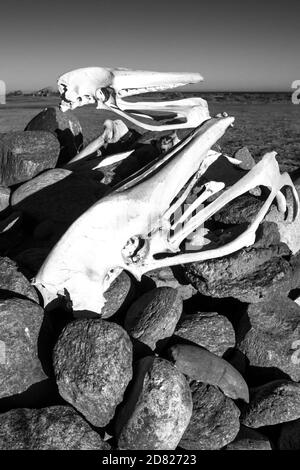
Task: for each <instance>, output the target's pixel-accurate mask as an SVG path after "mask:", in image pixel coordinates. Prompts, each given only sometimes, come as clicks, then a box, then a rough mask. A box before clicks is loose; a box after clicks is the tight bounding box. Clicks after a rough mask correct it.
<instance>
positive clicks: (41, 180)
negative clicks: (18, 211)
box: [11, 168, 72, 206]
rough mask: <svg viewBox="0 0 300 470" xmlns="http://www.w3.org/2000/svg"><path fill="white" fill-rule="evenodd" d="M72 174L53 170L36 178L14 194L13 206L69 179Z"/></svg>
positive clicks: (60, 169) (20, 187)
mask: <svg viewBox="0 0 300 470" xmlns="http://www.w3.org/2000/svg"><path fill="white" fill-rule="evenodd" d="M71 174H72V172H71V171H70V170H67V169H64V168H53V169H51V170H48V171H45V172H44V173H42V174H41V175H39V176H37V177H35V178H34V179H32V180H31V181H27V182H26V183H24V184H22V185H21V186H19V187H18V188H17V189H16V190H15V191H14V192H13V194H12V197H11V205H12V206H15V205H16V204H19V203H20V202H21V201H23V200H24V199H26V198H29V197H30V196H32V195H33V194H34V193H37V192H38V191H41V190H43V189H45V188H47V187H48V186H52V185H54V184H55V183H58V182H59V181H61V180H63V179H65V178H67V177H68V176H70V175H71Z"/></svg>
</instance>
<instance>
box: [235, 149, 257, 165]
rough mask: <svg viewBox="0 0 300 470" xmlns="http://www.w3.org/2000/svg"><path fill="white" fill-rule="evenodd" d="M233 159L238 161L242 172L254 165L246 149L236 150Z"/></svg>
mask: <svg viewBox="0 0 300 470" xmlns="http://www.w3.org/2000/svg"><path fill="white" fill-rule="evenodd" d="M234 158H236V159H237V160H240V162H241V163H240V164H239V168H242V169H243V170H251V168H253V167H254V165H255V164H256V162H255V160H254V158H253V157H252V155H251V153H250V151H249V149H248V147H241V148H240V149H238V150H237V151H236V152H235V154H234Z"/></svg>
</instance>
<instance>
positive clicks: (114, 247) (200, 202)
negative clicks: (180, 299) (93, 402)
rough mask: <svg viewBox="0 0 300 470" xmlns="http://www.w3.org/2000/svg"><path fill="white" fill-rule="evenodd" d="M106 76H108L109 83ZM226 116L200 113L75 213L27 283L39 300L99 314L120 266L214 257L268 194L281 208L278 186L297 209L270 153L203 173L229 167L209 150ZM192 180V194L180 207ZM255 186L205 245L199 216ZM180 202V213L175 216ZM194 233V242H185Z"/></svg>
mask: <svg viewBox="0 0 300 470" xmlns="http://www.w3.org/2000/svg"><path fill="white" fill-rule="evenodd" d="M112 77H113V75H112V74H109V75H108V78H109V80H110V82H109V83H111V80H112ZM117 83H119V82H118V81H117ZM140 83H141V82H140ZM127 86H129V85H127ZM80 93H81V91H80ZM68 99H69V98H68ZM233 122H234V118H233V117H228V116H226V117H216V118H211V119H207V120H206V121H205V122H204V123H202V124H201V125H199V126H198V127H197V128H196V129H194V130H193V131H191V132H190V134H188V135H187V136H186V137H185V138H184V139H183V140H181V141H180V142H178V143H177V144H176V145H175V146H174V147H172V148H171V149H170V150H169V151H167V152H166V153H164V154H163V155H161V156H160V157H159V158H157V159H156V160H155V161H153V162H152V163H151V164H149V165H148V166H147V167H145V168H143V169H142V170H141V171H140V172H137V173H136V174H134V175H133V176H132V177H130V178H129V179H128V180H125V182H123V183H122V184H121V185H120V186H119V187H116V188H115V189H114V190H113V191H112V192H111V193H110V194H108V195H107V196H105V197H104V198H103V199H101V200H99V201H98V202H97V203H96V204H94V205H93V206H92V207H91V208H90V209H88V210H87V211H86V212H85V213H84V214H83V215H82V216H81V217H79V218H78V219H77V220H76V221H75V222H74V223H73V224H72V225H71V227H70V228H69V229H68V230H67V232H66V233H65V234H64V235H63V237H62V238H61V239H60V240H59V242H58V243H57V244H56V246H55V247H54V248H53V250H52V251H51V252H50V254H49V255H48V257H47V259H46V260H45V262H44V264H43V265H42V267H41V268H40V270H39V272H38V274H37V276H36V278H35V280H34V281H33V284H34V285H35V286H36V287H37V288H38V290H39V291H40V293H41V294H42V296H43V298H44V303H45V306H47V305H48V304H49V303H51V301H53V300H54V299H56V298H57V297H58V296H60V295H62V296H66V297H67V298H68V299H69V301H71V303H72V308H73V310H76V311H82V310H89V311H93V312H96V313H99V314H101V310H102V308H103V306H104V303H105V296H104V293H105V291H106V290H107V289H108V287H109V286H110V284H111V283H112V281H113V280H114V279H115V278H116V277H117V276H118V274H119V273H120V272H121V271H122V270H123V269H125V270H127V271H129V272H131V273H132V274H133V275H134V276H135V277H136V278H137V279H140V278H141V276H142V275H143V274H144V273H146V272H148V271H150V270H153V269H155V268H161V267H164V266H172V265H178V264H184V263H190V262H195V261H202V260H206V259H211V258H218V257H221V256H224V255H228V254H230V253H233V252H235V251H237V250H240V249H241V248H243V247H246V246H250V245H251V244H253V243H254V241H255V234H256V230H257V228H258V226H259V224H260V223H261V221H262V220H263V218H264V216H265V215H266V213H267V212H268V210H269V208H270V206H271V204H272V202H273V200H274V199H275V198H276V200H277V204H278V207H279V209H280V210H281V211H285V209H286V203H285V198H284V195H283V193H282V192H281V189H282V188H283V187H286V186H289V187H290V188H291V189H292V192H293V196H294V201H295V207H296V210H295V214H296V215H297V214H298V206H299V200H298V195H297V192H296V190H295V188H294V186H293V183H292V181H291V179H290V177H289V175H288V174H287V173H284V174H281V173H280V171H279V166H278V163H277V161H276V158H275V155H276V152H271V153H267V154H266V155H264V157H263V158H262V159H261V161H260V162H259V163H257V164H256V165H255V166H254V167H253V168H252V169H251V170H250V171H242V170H240V177H239V179H238V180H237V181H235V182H233V183H232V182H231V183H230V184H226V182H225V181H224V182H222V181H220V180H219V179H218V180H217V181H214V179H213V177H210V178H208V176H207V175H208V174H209V171H210V170H211V169H212V168H213V167H214V166H215V165H218V162H220V163H221V162H224V161H226V162H227V163H226V164H229V165H233V166H234V167H235V168H236V167H237V164H238V162H237V161H235V160H234V159H231V158H229V157H226V156H223V155H222V154H221V153H218V152H215V151H213V150H211V147H212V145H213V144H215V142H217V141H218V139H220V137H221V136H222V135H223V134H224V132H225V131H226V129H227V128H228V127H229V126H230V125H232V124H233ZM196 183H197V187H198V186H199V185H200V195H198V197H197V198H196V200H195V201H194V202H193V204H192V205H190V206H186V205H185V201H186V199H187V197H188V196H189V194H190V193H191V191H192V189H193V187H194V186H195V184H196ZM257 186H263V187H266V188H267V189H268V196H267V197H266V200H265V202H264V204H263V205H262V207H261V208H260V210H259V212H258V214H257V216H256V218H255V219H254V220H253V221H252V222H251V223H250V224H249V225H248V226H247V227H246V229H245V230H244V231H243V233H239V234H238V235H237V236H235V237H234V238H233V239H230V240H229V241H227V242H226V243H225V244H224V243H223V244H222V243H221V245H217V246H211V244H209V243H208V241H207V238H206V237H207V229H206V228H205V226H204V224H205V223H206V221H208V219H209V218H210V217H211V216H212V215H214V214H215V213H216V212H218V211H219V210H220V209H221V208H223V207H224V205H226V204H228V203H229V202H230V201H232V200H233V199H235V198H237V197H238V196H240V195H242V194H244V193H246V192H247V191H249V190H252V189H253V188H256V187H257ZM218 193H220V194H218ZM212 195H214V197H213V198H211V196H212ZM209 198H211V199H213V200H212V202H210V201H208V199H209ZM182 207H183V208H184V209H183V211H181V212H180V217H178V216H176V214H178V210H179V209H180V208H182ZM199 234H200V235H199ZM194 236H195V237H196V239H197V244H196V247H195V244H194V245H193V243H191V244H189V243H187V240H188V239H189V237H190V238H191V239H192V241H193V237H194Z"/></svg>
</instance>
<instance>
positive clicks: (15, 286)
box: [0, 258, 39, 302]
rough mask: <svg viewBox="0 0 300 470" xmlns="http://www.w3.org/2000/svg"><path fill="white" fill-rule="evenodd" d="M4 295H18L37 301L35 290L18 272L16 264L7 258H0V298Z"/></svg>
mask: <svg viewBox="0 0 300 470" xmlns="http://www.w3.org/2000/svg"><path fill="white" fill-rule="evenodd" d="M6 291H8V292H6ZM6 293H7V294H9V295H10V296H11V294H12V293H14V294H20V295H22V296H24V297H27V298H28V299H31V300H33V301H34V302H38V300H39V299H38V295H37V292H36V290H35V289H34V287H33V286H32V285H31V284H30V282H29V281H28V280H27V279H26V277H25V276H23V274H22V273H21V272H20V271H19V270H18V266H17V264H16V263H15V262H14V261H12V260H11V259H9V258H0V298H1V297H5V295H6Z"/></svg>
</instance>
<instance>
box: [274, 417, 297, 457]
mask: <svg viewBox="0 0 300 470" xmlns="http://www.w3.org/2000/svg"><path fill="white" fill-rule="evenodd" d="M278 447H279V449H280V450H300V419H296V420H295V421H290V422H289V423H284V424H283V425H282V426H281V430H280V435H279V439H278Z"/></svg>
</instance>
